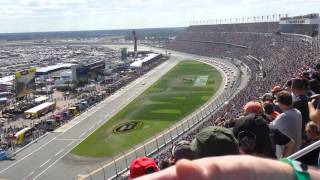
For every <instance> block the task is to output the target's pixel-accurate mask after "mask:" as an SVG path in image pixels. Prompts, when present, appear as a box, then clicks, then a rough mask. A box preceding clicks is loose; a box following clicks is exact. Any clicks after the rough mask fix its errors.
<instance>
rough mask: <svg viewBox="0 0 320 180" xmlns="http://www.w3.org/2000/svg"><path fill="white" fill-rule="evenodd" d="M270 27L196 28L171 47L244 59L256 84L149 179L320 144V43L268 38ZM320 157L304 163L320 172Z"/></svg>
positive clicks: (170, 153) (168, 153)
mask: <svg viewBox="0 0 320 180" xmlns="http://www.w3.org/2000/svg"><path fill="white" fill-rule="evenodd" d="M265 25H266V24H264V25H261V24H260V26H261V28H260V29H259V28H258V29H257V30H256V31H245V30H243V27H242V25H216V26H191V27H189V28H187V29H186V30H185V32H184V33H183V34H182V35H181V36H180V37H178V38H177V39H176V40H175V41H174V42H172V43H171V44H169V45H168V47H167V48H169V49H172V50H176V51H182V52H187V53H191V54H198V55H203V56H210V57H231V58H235V59H238V60H241V61H242V62H243V63H244V64H245V65H246V66H248V67H249V68H250V71H251V77H250V84H249V85H248V86H247V87H245V88H244V89H242V90H241V91H240V92H239V93H238V94H237V95H235V97H233V98H232V99H231V100H230V101H229V102H228V103H226V104H225V105H224V107H223V108H221V109H220V110H218V111H217V112H215V113H214V114H213V115H212V117H211V118H210V119H209V120H208V121H206V122H203V123H202V124H201V125H200V126H198V127H197V128H196V129H194V130H192V131H190V132H188V133H187V134H185V135H183V136H182V137H180V138H178V140H177V141H176V142H175V143H174V144H173V145H172V146H173V147H172V149H169V150H168V149H166V150H165V151H164V152H162V153H161V154H159V155H157V157H156V158H155V161H154V160H150V161H152V162H153V163H155V162H158V164H157V167H159V168H149V169H148V168H147V169H148V171H145V173H144V174H148V173H151V172H155V171H158V170H160V169H161V170H162V169H166V168H168V167H169V166H172V165H174V164H176V162H177V160H180V159H189V160H195V159H200V158H206V157H212V156H222V155H240V154H241V155H243V154H246V155H253V156H256V157H262V158H270V159H281V158H284V157H288V156H289V155H291V154H293V153H295V152H297V151H298V150H300V149H301V148H303V147H306V146H308V145H310V144H312V143H314V142H316V141H318V140H320V96H319V95H318V94H320V51H319V44H320V40H319V38H316V39H311V40H310V39H309V40H308V39H305V38H301V37H295V36H287V35H278V34H275V33H271V32H272V31H267V32H270V33H267V32H266V30H265V27H264V26H265ZM233 26H241V27H239V28H240V30H237V29H236V28H233ZM257 26H259V24H257ZM230 29H231V30H230ZM241 29H242V30H241ZM224 30H225V31H224ZM222 59H223V58H222ZM260 72H261V74H263V75H262V77H260V76H259V74H260ZM319 152H320V148H318V149H316V150H314V151H312V152H311V153H309V154H308V155H306V156H303V157H302V158H300V159H299V160H300V161H301V162H303V163H305V164H307V165H311V166H319V162H318V160H319ZM199 161H201V160H199ZM142 164H143V163H142ZM140 165H141V163H140ZM150 167H153V166H150ZM135 168H138V169H139V168H141V167H140V166H139V165H135V164H131V167H130V173H134V171H135ZM177 168H178V167H177ZM177 171H178V170H177ZM131 178H135V177H134V176H131Z"/></svg>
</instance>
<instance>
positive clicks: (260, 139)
mask: <svg viewBox="0 0 320 180" xmlns="http://www.w3.org/2000/svg"><path fill="white" fill-rule="evenodd" d="M233 134H234V136H235V137H237V138H238V142H239V147H240V148H239V149H240V153H243V154H250V155H255V156H260V157H268V158H274V157H275V155H274V152H273V149H272V143H271V139H270V136H269V134H270V130H269V126H268V122H267V120H266V118H265V117H264V116H261V115H255V114H249V115H247V116H245V117H242V118H240V119H239V120H238V121H237V123H236V124H235V126H234V127H233Z"/></svg>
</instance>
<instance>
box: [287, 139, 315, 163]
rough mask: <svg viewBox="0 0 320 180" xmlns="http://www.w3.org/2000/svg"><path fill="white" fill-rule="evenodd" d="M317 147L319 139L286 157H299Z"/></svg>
mask: <svg viewBox="0 0 320 180" xmlns="http://www.w3.org/2000/svg"><path fill="white" fill-rule="evenodd" d="M317 148H320V140H319V141H317V142H315V143H313V144H311V145H309V146H307V147H305V148H303V149H301V150H299V151H298V152H296V153H294V154H292V155H290V156H289V157H288V158H289V159H295V160H296V159H299V158H301V157H303V156H304V155H307V154H308V153H310V152H311V151H313V150H316V149H317Z"/></svg>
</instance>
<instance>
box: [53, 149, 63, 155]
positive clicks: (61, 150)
mask: <svg viewBox="0 0 320 180" xmlns="http://www.w3.org/2000/svg"><path fill="white" fill-rule="evenodd" d="M63 151H64V148H63V149H61V150H60V151H59V152H57V153H56V154H55V155H54V156H58V155H59V154H60V153H62V152H63Z"/></svg>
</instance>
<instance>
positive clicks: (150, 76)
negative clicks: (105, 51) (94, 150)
mask: <svg viewBox="0 0 320 180" xmlns="http://www.w3.org/2000/svg"><path fill="white" fill-rule="evenodd" d="M154 50H155V51H160V52H161V53H164V52H165V50H159V49H154ZM197 57H198V56H193V55H189V54H184V53H174V54H173V55H172V56H171V58H170V60H169V61H167V62H164V63H163V64H161V65H160V66H158V67H156V68H155V69H153V70H151V71H150V72H149V73H147V74H145V75H144V76H142V77H140V78H138V79H137V80H136V81H134V82H132V83H131V84H129V85H128V86H126V87H124V88H122V89H121V90H119V91H117V92H116V93H115V94H113V95H112V96H110V97H108V98H107V99H106V100H104V101H102V102H101V103H100V104H98V105H97V106H95V107H93V108H91V109H90V110H88V111H87V112H85V113H83V114H81V115H80V116H79V117H77V118H75V119H74V120H72V121H71V122H70V123H68V124H67V125H64V126H63V127H61V128H59V129H58V130H56V131H55V132H52V133H49V134H48V135H47V136H45V137H44V138H42V139H41V140H39V141H38V142H37V143H34V144H32V145H31V146H29V147H28V148H26V149H24V150H22V151H21V152H20V153H18V154H17V156H16V157H15V158H16V160H14V161H2V162H0V179H2V178H4V179H13V180H23V179H59V180H60V179H61V180H64V179H76V176H77V175H78V174H87V173H88V172H87V170H88V171H92V170H94V169H96V168H97V167H99V163H102V162H106V161H107V160H108V159H79V158H78V159H77V157H74V156H72V155H70V154H69V152H70V151H71V150H72V149H73V148H74V147H75V146H76V145H77V144H79V143H80V142H81V141H82V140H84V139H85V138H86V137H87V136H88V135H90V134H91V133H92V132H93V131H94V130H95V129H97V128H98V127H100V126H101V125H102V124H103V123H104V122H106V121H108V119H110V118H111V117H112V116H113V115H115V114H116V113H117V112H118V111H119V110H121V109H122V108H123V107H124V106H125V105H127V104H128V103H129V102H130V101H132V100H133V99H134V98H135V97H137V96H138V95H139V94H141V93H142V92H143V91H144V90H146V89H147V88H148V87H149V86H150V85H151V84H153V83H154V82H155V81H156V80H158V79H159V78H160V77H162V76H163V75H164V74H165V73H166V72H168V71H169V70H170V69H171V68H172V67H173V66H175V65H176V64H177V63H178V62H180V61H181V60H184V59H194V58H197ZM143 84H144V85H143Z"/></svg>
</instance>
